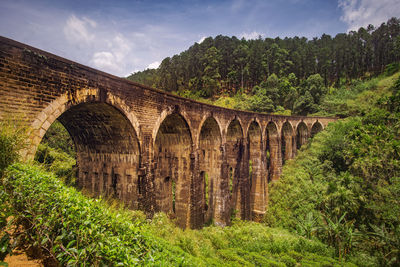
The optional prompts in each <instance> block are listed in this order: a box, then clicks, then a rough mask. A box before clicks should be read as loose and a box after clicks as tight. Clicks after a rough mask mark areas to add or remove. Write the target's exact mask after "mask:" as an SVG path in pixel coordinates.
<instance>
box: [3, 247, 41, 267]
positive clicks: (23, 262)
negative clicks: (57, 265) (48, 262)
mask: <svg viewBox="0 0 400 267" xmlns="http://www.w3.org/2000/svg"><path fill="white" fill-rule="evenodd" d="M5 262H6V263H8V266H9V267H42V266H44V265H43V264H42V263H41V262H40V260H33V259H29V258H28V256H27V255H26V253H25V252H23V251H19V250H15V251H13V255H12V256H7V257H6V258H5Z"/></svg>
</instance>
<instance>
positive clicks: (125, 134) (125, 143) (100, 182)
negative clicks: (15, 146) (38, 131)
mask: <svg viewBox="0 0 400 267" xmlns="http://www.w3.org/2000/svg"><path fill="white" fill-rule="evenodd" d="M60 123H61V124H62V125H63V126H64V127H65V129H66V131H67V132H68V133H69V135H70V136H71V138H72V140H73V143H74V147H75V150H76V165H77V171H76V173H77V177H76V185H77V187H78V188H81V189H84V190H85V191H86V192H89V193H91V194H93V195H100V194H102V195H111V196H114V197H115V198H118V199H120V200H121V201H123V202H124V203H125V204H126V205H127V206H128V207H129V208H133V209H136V208H138V198H139V194H138V193H137V192H138V188H137V185H138V181H137V179H138V178H137V177H138V176H137V171H138V168H139V164H140V149H139V141H138V138H137V135H136V132H135V130H134V128H133V126H132V124H131V123H130V121H129V120H128V119H127V118H126V116H125V115H124V114H123V113H122V112H120V111H119V110H118V109H116V108H115V107H113V106H111V105H109V104H106V103H97V102H92V103H81V104H78V105H76V106H73V107H71V108H70V109H68V110H66V111H65V112H64V113H63V114H61V115H60V116H59V118H58V119H57V120H56V121H55V122H54V123H53V125H52V126H51V127H50V128H49V130H48V133H49V134H51V133H53V131H54V130H53V129H52V128H53V127H55V128H56V129H58V130H57V131H58V132H60V131H62V130H61V128H60V127H61V126H60ZM64 135H65V134H64ZM49 138H51V137H49V136H48V135H45V136H44V138H43V139H42V142H46V140H49ZM60 142H61V141H60ZM37 153H42V151H41V148H40V146H39V149H38V152H37ZM38 157H39V155H38V154H37V155H36V158H38Z"/></svg>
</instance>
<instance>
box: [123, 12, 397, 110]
mask: <svg viewBox="0 0 400 267" xmlns="http://www.w3.org/2000/svg"><path fill="white" fill-rule="evenodd" d="M399 61H400V20H399V19H398V18H392V19H390V20H389V21H387V23H382V24H381V25H380V26H379V27H377V28H374V27H373V26H372V25H370V26H368V27H367V28H366V29H365V28H359V29H358V31H351V32H349V33H340V34H337V35H336V36H335V37H331V36H329V35H326V34H324V35H322V36H321V37H319V38H313V39H312V40H308V39H307V38H304V37H297V36H296V37H292V38H284V39H280V38H275V39H272V38H265V39H262V38H258V39H256V40H245V39H241V40H239V39H238V38H236V37H234V36H233V37H227V36H222V35H219V36H216V37H215V38H212V37H209V38H206V39H205V40H204V41H203V42H201V43H200V44H198V43H195V44H194V45H193V46H191V47H190V48H189V49H188V50H186V51H184V52H182V53H180V54H179V55H174V56H173V57H171V58H169V57H168V58H165V59H164V60H163V61H162V63H161V65H160V66H159V67H158V69H155V70H154V69H148V70H145V71H143V72H137V73H134V74H132V75H131V76H129V77H128V79H130V80H132V81H136V82H139V83H144V84H146V85H149V86H154V87H156V88H159V89H162V90H165V91H168V92H174V93H176V94H179V95H181V96H185V97H190V98H194V99H198V100H202V101H209V102H213V103H215V104H218V105H219V104H222V105H224V103H225V102H226V99H225V98H226V97H236V98H240V97H242V95H243V93H245V97H244V98H245V99H246V100H247V102H248V103H246V104H245V105H243V106H241V105H240V104H235V105H234V107H236V108H241V109H247V110H252V111H259V112H284V111H285V110H286V113H288V112H290V113H293V114H302V115H305V114H310V113H315V112H318V111H319V110H318V106H319V105H320V102H321V99H322V98H323V97H324V96H325V95H326V94H327V93H328V92H329V90H330V88H331V87H335V88H339V87H341V86H344V85H346V84H348V83H349V82H351V81H352V80H354V79H360V78H368V77H371V76H375V75H376V74H379V73H381V72H382V71H383V70H384V68H385V66H386V65H388V64H391V63H395V62H399ZM218 98H223V99H222V100H219V101H216V100H217V99H218ZM247 98H248V99H247ZM203 99H206V100H203ZM229 102H232V101H231V100H229ZM233 102H235V101H233Z"/></svg>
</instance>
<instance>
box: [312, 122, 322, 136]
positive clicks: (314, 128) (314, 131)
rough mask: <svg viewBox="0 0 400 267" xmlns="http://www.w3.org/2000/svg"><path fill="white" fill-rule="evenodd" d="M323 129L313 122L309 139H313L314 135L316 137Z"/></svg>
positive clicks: (319, 124)
mask: <svg viewBox="0 0 400 267" xmlns="http://www.w3.org/2000/svg"><path fill="white" fill-rule="evenodd" d="M323 129H324V126H323V125H322V124H321V123H320V122H319V121H318V120H317V121H316V122H314V124H313V125H312V127H311V137H314V135H316V134H317V133H319V132H320V131H322V130H323Z"/></svg>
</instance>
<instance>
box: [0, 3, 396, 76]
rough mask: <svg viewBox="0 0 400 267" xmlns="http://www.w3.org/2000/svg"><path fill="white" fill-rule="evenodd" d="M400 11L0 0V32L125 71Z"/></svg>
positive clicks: (392, 7)
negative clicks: (219, 43)
mask: <svg viewBox="0 0 400 267" xmlns="http://www.w3.org/2000/svg"><path fill="white" fill-rule="evenodd" d="M394 16H397V17H400V0H214V1H212V0H186V1H184V0H171V1H167V0H164V1H163V0H154V1H153V0H147V1H146V0H130V1H129V0H121V1H118V0H109V1H106V0H87V1H86V0H1V1H0V35H1V36H4V37H7V38H11V39H14V40H16V41H19V42H22V43H26V44H28V45H31V46H34V47H37V48H39V49H42V50H45V51H48V52H50V53H53V54H56V55H58V56H61V57H65V58H67V59H70V60H73V61H76V62H79V63H81V64H84V65H87V66H90V67H93V68H96V69H99V70H102V71H105V72H108V73H111V74H114V75H117V76H121V77H126V76H128V75H129V74H131V73H134V72H136V71H140V70H144V69H147V68H157V67H158V65H159V64H160V62H161V61H162V60H163V59H164V58H166V57H171V56H173V55H175V54H179V53H180V52H183V51H184V50H187V49H188V48H189V47H190V46H191V45H193V44H194V43H195V42H198V43H199V42H201V41H202V40H203V39H204V38H205V37H209V36H212V37H215V36H217V35H220V34H221V35H226V36H236V37H238V38H245V39H255V38H258V37H259V36H261V37H262V38H266V37H271V38H275V37H281V38H285V37H293V36H300V37H303V36H304V37H307V38H309V39H311V38H313V37H319V36H321V35H322V34H323V33H325V34H330V35H331V36H335V35H336V34H338V33H343V32H348V31H351V30H357V29H358V28H359V27H366V26H368V24H373V25H375V26H379V25H380V24H381V23H382V22H386V21H387V20H388V19H389V18H391V17H394Z"/></svg>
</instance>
